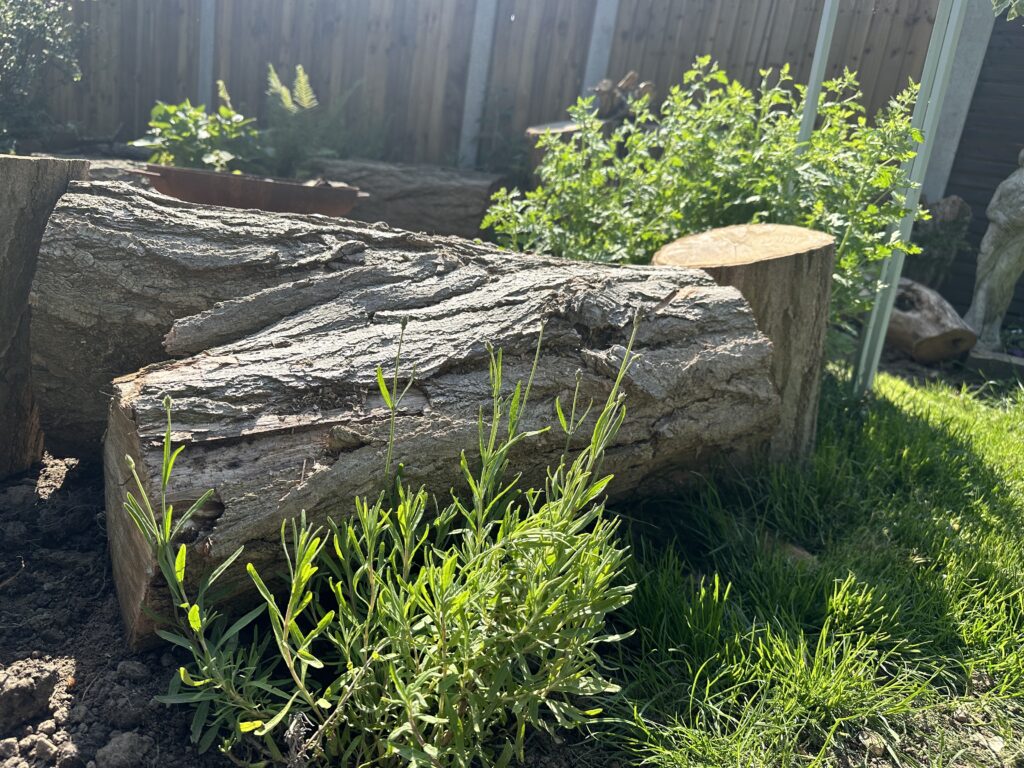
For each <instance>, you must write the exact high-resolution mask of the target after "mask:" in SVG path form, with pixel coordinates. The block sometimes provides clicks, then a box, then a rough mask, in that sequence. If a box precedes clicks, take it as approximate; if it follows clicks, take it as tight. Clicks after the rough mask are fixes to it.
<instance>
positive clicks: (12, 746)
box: [0, 738, 18, 758]
mask: <svg viewBox="0 0 1024 768" xmlns="http://www.w3.org/2000/svg"><path fill="white" fill-rule="evenodd" d="M16 754H18V740H17V739H15V738H10V739H4V740H3V741H0V758H8V757H14V756H15V755H16Z"/></svg>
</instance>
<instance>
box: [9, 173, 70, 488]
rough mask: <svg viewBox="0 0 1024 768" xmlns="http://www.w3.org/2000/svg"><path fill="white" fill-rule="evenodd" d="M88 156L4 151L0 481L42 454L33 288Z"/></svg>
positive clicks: (23, 468) (25, 467)
mask: <svg viewBox="0 0 1024 768" xmlns="http://www.w3.org/2000/svg"><path fill="white" fill-rule="evenodd" d="M88 170H89V164H88V163H87V162H86V161H84V160H58V159H56V158H52V157H15V156H3V155H0V435H2V436H3V437H2V439H0V480H2V479H3V478H5V477H8V476H10V475H13V474H17V473H19V472H24V471H25V470H27V469H28V468H29V467H31V466H32V464H33V463H35V462H37V461H39V460H40V459H41V458H42V456H43V432H42V428H41V426H40V422H39V409H38V406H37V404H36V401H35V398H34V397H33V394H32V377H31V363H30V353H29V332H30V331H29V325H30V323H29V309H28V300H29V289H30V287H31V285H32V278H33V276H34V275H35V271H36V262H37V254H38V252H39V242H40V239H41V238H42V236H43V230H44V228H45V227H46V222H47V219H49V217H50V212H51V211H52V210H53V206H54V204H55V203H56V202H57V199H58V198H59V197H60V196H61V195H62V194H64V190H65V189H67V186H68V182H69V181H70V180H72V179H83V178H85V177H86V175H87V173H88Z"/></svg>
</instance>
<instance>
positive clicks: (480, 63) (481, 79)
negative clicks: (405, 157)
mask: <svg viewBox="0 0 1024 768" xmlns="http://www.w3.org/2000/svg"><path fill="white" fill-rule="evenodd" d="M497 14H498V0H477V4H476V11H475V13H474V16H473V37H472V42H471V43H470V47H469V68H468V70H467V72H466V98H465V100H464V101H463V105H462V128H461V130H460V131H459V167H460V168H472V167H473V166H474V165H476V160H477V150H478V149H479V147H480V123H481V121H482V120H483V116H484V104H485V102H486V101H487V79H488V77H490V71H491V52H492V50H493V48H494V24H495V21H496V19H497Z"/></svg>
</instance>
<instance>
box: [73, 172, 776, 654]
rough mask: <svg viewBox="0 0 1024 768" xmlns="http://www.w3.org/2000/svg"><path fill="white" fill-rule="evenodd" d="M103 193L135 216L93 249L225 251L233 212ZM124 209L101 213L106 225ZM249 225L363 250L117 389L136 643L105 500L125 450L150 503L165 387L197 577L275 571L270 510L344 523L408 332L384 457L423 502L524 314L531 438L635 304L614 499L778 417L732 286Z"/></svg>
mask: <svg viewBox="0 0 1024 768" xmlns="http://www.w3.org/2000/svg"><path fill="white" fill-rule="evenodd" d="M115 191H116V190H114V191H111V190H102V191H101V190H98V189H95V188H94V189H92V190H85V189H82V190H79V191H78V194H79V195H80V197H85V196H87V195H89V194H93V195H96V196H97V197H98V200H97V202H101V203H103V204H104V206H106V203H107V201H108V199H109V198H110V196H111V195H112V194H113V192H115ZM71 202H72V203H73V204H74V205H75V206H78V207H82V206H84V205H85V202H84V200H82V199H78V200H73V201H71ZM122 202H123V203H124V204H126V205H131V206H133V207H135V208H138V209H139V210H138V211H134V213H137V214H138V216H136V217H135V218H134V221H135V222H136V225H135V230H134V231H135V234H134V235H130V234H129V233H128V232H126V233H123V236H122V237H121V238H119V239H118V238H115V239H114V240H113V241H112V243H111V246H110V248H111V249H112V250H113V251H116V250H123V253H122V254H120V255H117V254H109V255H107V256H106V257H105V258H106V259H107V260H109V263H110V264H111V265H113V264H124V261H125V259H126V257H127V255H128V254H129V253H133V252H135V251H137V250H138V249H137V248H136V247H134V246H137V244H138V242H139V241H143V240H144V241H146V242H147V243H148V245H149V248H148V252H147V258H148V259H150V260H151V261H153V262H155V263H158V264H159V268H157V266H155V265H154V264H151V265H150V267H149V270H150V271H154V270H155V271H157V272H164V273H166V274H168V275H170V274H173V273H174V272H175V271H176V270H181V264H182V261H186V262H188V261H190V260H191V259H193V258H195V252H196V251H197V250H198V251H199V252H206V250H207V249H214V248H216V247H217V245H218V244H222V243H223V242H224V238H225V237H228V235H227V234H225V233H224V232H223V231H222V230H223V229H226V226H225V225H226V224H227V223H228V222H234V221H236V220H235V219H233V218H232V217H233V216H234V212H231V211H227V210H214V209H207V208H202V207H200V206H190V205H187V204H180V203H174V202H172V201H165V200H158V199H157V198H154V197H142V198H139V199H138V200H137V201H136V202H134V203H132V202H131V201H130V200H129V199H126V200H124V201H122ZM158 204H159V205H164V206H166V207H167V209H168V210H167V212H166V215H167V216H173V217H174V224H175V231H176V233H177V234H176V238H174V239H172V238H170V237H168V239H167V240H166V241H164V242H163V244H162V245H159V246H158V245H157V240H156V239H154V238H153V237H152V234H151V233H149V234H147V231H146V228H147V226H148V224H147V222H148V221H151V220H150V219H149V218H148V217H149V216H150V215H151V213H147V210H150V208H151V207H152V206H155V205H158ZM104 206H101V207H100V208H93V209H91V210H92V219H91V222H90V223H89V224H88V226H87V225H86V224H85V223H84V222H83V223H82V226H81V227H79V228H78V237H79V238H83V239H85V240H90V239H92V237H94V236H100V235H103V236H106V235H107V234H108V233H109V227H111V226H112V221H108V220H107V218H106V216H107V215H106V214H104V213H103V211H104V210H110V208H109V207H104ZM69 210H70V206H69ZM125 213H126V211H124V210H122V211H117V210H112V211H110V214H109V215H110V216H111V217H112V219H113V220H119V219H120V218H121V217H122V216H124V215H125ZM186 213H187V214H188V215H185V214H186ZM248 216H249V219H250V226H251V227H252V231H253V232H254V233H255V232H259V231H263V230H265V229H271V230H273V229H274V228H278V229H280V228H281V227H282V226H283V224H282V222H287V223H288V225H289V226H290V227H291V231H292V232H293V237H296V238H299V239H301V237H302V235H303V233H304V232H308V231H309V230H314V231H317V232H318V235H317V238H318V239H312V240H311V239H309V238H307V239H306V240H305V241H304V242H306V247H307V248H310V249H311V250H314V251H315V250H316V246H317V245H318V244H319V243H320V240H321V239H323V238H326V237H327V236H328V234H329V233H330V232H335V233H339V232H340V233H343V234H336V236H337V237H338V238H339V239H344V238H346V237H357V236H359V237H362V238H363V239H362V240H361V242H363V244H364V245H365V246H366V247H365V249H364V250H362V251H361V252H360V253H359V254H358V259H355V258H352V259H344V260H341V261H339V262H330V265H331V266H333V267H334V268H333V269H331V268H328V266H329V265H328V264H323V265H322V267H321V269H320V270H319V271H316V272H314V273H307V274H303V273H300V275H299V276H298V279H296V280H292V281H290V282H283V281H282V282H277V283H275V284H272V285H270V286H269V287H263V286H256V287H254V288H253V290H252V291H251V292H250V293H249V294H245V295H243V294H241V293H240V294H239V295H238V296H236V297H234V298H232V299H230V300H227V301H223V302H220V303H217V304H215V305H213V306H211V307H210V308H209V309H207V310H205V311H201V312H198V313H196V314H194V315H192V316H188V317H182V318H181V319H179V320H177V321H174V322H172V324H171V327H170V329H169V333H168V334H167V338H166V346H167V349H168V350H170V352H173V353H174V354H190V353H193V354H192V356H191V357H187V358H185V359H180V360H172V361H165V362H162V363H159V364H155V365H151V366H148V367H146V368H144V369H143V370H141V371H138V372H137V373H131V374H128V375H126V376H123V377H121V378H119V379H117V380H116V381H115V382H114V385H113V393H114V399H113V402H112V403H111V408H110V418H109V424H108V429H107V434H106V439H105V443H104V467H105V477H106V489H107V491H106V492H107V511H108V518H107V530H108V535H109V538H110V550H111V557H112V561H113V569H114V576H115V580H116V582H117V585H118V594H119V597H120V600H121V606H122V611H123V615H124V618H125V622H126V625H127V626H128V628H129V634H130V636H131V637H132V638H133V641H136V642H138V641H142V640H144V639H145V637H146V636H147V635H148V633H149V632H150V631H151V629H152V625H151V618H150V614H149V612H147V611H146V610H145V609H146V608H152V609H154V610H156V611H159V610H160V597H161V595H162V594H163V593H162V592H161V590H159V589H156V588H154V581H153V575H154V564H153V562H152V559H151V556H150V553H149V550H148V548H147V547H146V546H145V543H144V542H143V541H142V540H141V537H140V536H139V534H138V532H137V531H136V530H135V528H134V525H133V524H132V522H131V521H130V519H129V518H128V517H127V515H126V514H125V513H124V511H123V507H122V504H123V501H124V494H125V493H126V492H127V491H128V490H130V488H131V485H130V482H129V477H128V475H127V467H126V466H125V461H124V456H125V455H126V454H127V455H130V456H132V457H133V459H134V461H135V462H136V465H137V467H138V470H139V472H140V475H141V477H142V479H143V483H144V485H145V486H146V488H147V490H148V491H149V492H150V493H153V492H154V490H155V489H156V488H157V487H158V483H159V479H158V478H159V473H160V469H159V465H160V440H161V437H162V432H163V429H164V415H163V410H162V407H161V399H162V397H163V396H164V395H165V394H169V395H170V396H171V397H172V398H173V399H174V402H175V409H174V440H175V442H176V443H186V444H187V445H188V448H187V449H186V451H185V453H184V454H183V455H182V457H181V458H180V459H179V461H178V464H177V465H176V470H175V479H174V482H173V501H174V502H175V506H176V507H177V508H179V509H181V508H182V506H181V505H183V504H185V503H186V502H187V501H189V500H190V499H195V498H198V497H199V495H200V494H201V493H202V492H203V491H204V490H206V489H207V488H213V489H214V490H215V493H216V495H215V497H214V501H213V502H212V503H211V504H210V505H209V506H208V507H207V508H206V509H205V510H203V512H202V514H201V515H199V516H198V517H197V519H196V521H195V522H196V524H195V525H194V526H193V527H192V528H191V530H190V531H189V532H188V541H189V543H190V551H189V556H190V560H189V562H190V563H193V564H194V565H196V566H197V569H198V572H203V571H205V570H208V569H209V568H212V567H215V566H216V565H217V564H218V563H219V562H221V561H222V560H223V558H224V557H225V556H227V555H228V554H230V553H231V552H232V551H234V549H235V548H237V547H238V546H240V545H244V546H245V547H246V556H245V560H247V561H251V562H254V563H256V564H257V565H260V566H264V567H268V568H269V567H272V566H273V565H274V564H275V563H277V559H278V557H279V549H278V544H277V541H276V539H277V535H278V530H279V525H280V523H281V521H282V520H284V519H287V518H289V517H291V516H294V515H296V514H298V513H299V511H301V510H306V512H307V513H308V515H309V516H310V518H311V519H312V520H313V521H315V522H322V521H323V520H324V519H325V518H326V517H327V516H328V515H344V514H347V513H349V512H350V511H351V510H352V508H353V505H352V500H353V498H354V497H356V496H358V495H367V496H371V497H372V496H376V494H377V493H378V492H379V491H380V489H381V487H382V485H383V483H384V480H383V477H382V474H383V462H384V459H383V455H384V451H385V447H386V443H387V430H388V419H387V412H386V409H385V408H384V405H383V401H382V399H381V397H380V395H379V393H378V392H377V387H376V383H375V369H376V367H377V366H378V365H379V366H381V367H383V368H384V369H388V368H389V367H390V366H391V365H393V363H394V360H395V356H396V353H397V344H398V339H399V336H400V334H401V328H402V325H403V324H405V323H407V326H406V330H405V336H404V343H403V352H402V357H401V361H400V368H401V371H402V375H401V378H403V379H404V378H405V377H406V376H408V375H410V371H411V370H412V368H413V367H414V366H415V373H414V374H412V376H413V379H414V383H413V387H412V389H411V390H410V391H409V394H408V395H407V396H406V399H405V400H404V401H403V403H402V406H401V409H400V412H399V413H398V416H397V424H396V433H397V440H396V448H395V450H396V459H397V460H398V461H401V462H403V464H404V476H405V477H406V478H407V480H408V481H409V482H410V483H412V484H414V485H415V484H419V483H424V484H426V485H427V487H428V488H429V489H430V490H431V491H432V492H433V493H435V494H436V495H437V496H438V497H439V498H443V497H444V496H445V495H446V494H447V492H448V490H449V488H451V487H453V486H454V487H458V486H459V485H460V483H461V477H460V473H459V464H458V457H459V454H460V452H461V451H462V450H463V449H466V450H467V451H470V453H472V446H473V445H475V441H476V434H477V432H476V430H477V415H478V410H479V408H480V407H481V406H484V405H486V404H487V402H488V385H487V373H486V372H487V366H488V356H487V350H486V346H485V344H487V343H491V344H493V345H494V346H495V347H499V348H501V349H502V350H503V355H504V371H505V373H504V379H505V381H506V382H512V381H515V380H520V379H525V378H526V377H527V376H528V374H529V369H530V365H531V362H532V360H533V354H534V349H535V344H536V341H537V335H538V333H539V330H540V327H541V325H542V324H543V326H544V344H543V348H542V354H541V360H540V365H539V370H538V373H537V377H536V379H535V382H534V387H533V392H532V395H531V406H530V411H529V413H530V416H529V418H528V420H527V424H526V426H527V427H528V428H530V427H533V426H535V425H538V424H541V423H545V424H547V423H551V422H553V421H554V406H553V403H554V399H555V398H556V397H559V398H561V399H562V401H563V402H568V401H569V400H571V398H572V393H573V390H574V387H575V382H576V379H577V375H578V376H579V381H580V394H581V397H582V399H583V401H584V402H587V401H589V400H590V399H593V400H594V401H595V402H599V401H601V399H602V398H603V397H604V396H605V394H606V393H607V392H608V389H609V387H610V384H611V381H612V379H613V377H614V376H615V373H616V371H617V369H618V366H619V361H620V360H621V358H622V354H623V351H624V345H625V344H626V343H627V340H628V338H629V335H630V332H631V330H632V326H633V318H634V315H635V314H636V313H639V316H640V318H641V322H640V326H639V332H638V335H637V340H636V352H637V353H639V354H640V355H641V359H640V361H639V362H638V363H636V365H635V367H634V368H633V369H632V370H631V372H630V374H629V376H628V378H627V380H626V384H625V387H626V391H627V394H628V398H629V400H628V403H629V416H628V420H627V423H626V425H625V427H624V428H623V430H622V431H621V433H620V434H619V437H618V439H617V441H616V444H615V445H614V447H613V449H612V450H611V452H610V454H609V458H608V465H607V467H606V468H607V469H608V470H609V471H611V472H614V473H615V475H616V481H615V484H614V488H615V492H616V493H617V494H618V495H620V496H625V495H633V494H636V493H644V494H649V493H661V492H668V491H671V490H673V489H675V488H678V487H679V485H681V484H683V483H686V482H687V481H688V480H690V479H691V478H692V473H693V472H699V471H704V470H706V469H707V468H708V467H710V466H714V465H716V464H720V463H725V464H729V465H734V466H743V465H745V464H747V463H748V462H749V461H750V460H751V459H752V458H753V457H755V456H756V455H758V454H759V453H760V451H761V450H762V449H763V448H764V446H765V445H766V442H767V439H768V437H769V436H770V435H771V434H772V432H773V431H774V430H775V428H776V425H777V420H778V396H777V393H776V391H775V388H774V386H773V384H772V381H771V377H770V365H771V351H770V344H769V343H768V341H767V340H766V339H765V338H764V336H763V335H762V334H761V333H759V332H758V330H757V328H756V324H755V322H754V318H753V316H752V315H751V313H750V310H749V307H748V306H747V304H746V302H745V301H744V300H743V299H742V297H741V296H740V294H739V293H738V292H737V291H736V290H734V289H732V288H729V287H721V286H718V285H716V284H715V283H714V281H712V280H711V279H710V278H708V277H707V276H706V275H704V274H703V273H701V272H697V271H692V270H670V269H664V270H651V269H649V268H641V267H633V268H614V267H606V266H596V265H590V264H582V263H578V262H565V261H556V260H550V259H542V258H534V257H519V256H512V255H510V254H508V253H501V252H495V251H493V250H492V249H488V248H484V247H482V246H477V245H473V244H471V243H466V242H465V241H460V240H455V239H451V240H446V239H442V238H425V237H424V236H422V235H419V236H415V235H409V234H408V233H389V232H383V233H382V232H381V231H379V230H374V229H370V228H367V229H365V230H363V231H362V232H359V231H357V230H355V229H353V228H351V226H348V225H346V224H345V223H337V222H331V221H329V220H322V219H311V218H304V217H297V216H277V215H272V214H265V215H264V214H252V213H249V215H248ZM216 220H219V221H221V224H222V226H220V227H218V226H215V224H214V222H215V221H216ZM92 226H95V227H96V228H97V229H96V232H95V233H91V230H90V229H89V228H88V227H92ZM332 227H333V229H332ZM382 237H388V238H392V239H391V240H388V241H386V242H382V241H381V240H380V239H379V238H382ZM402 238H404V239H402ZM133 242H134V245H133ZM263 242H264V248H265V247H266V240H264V241H263ZM186 248H187V250H186ZM190 251H191V253H190ZM95 255H96V257H97V258H100V257H101V254H99V253H98V252H97V253H96V254H95ZM264 263H265V262H264ZM236 269H237V266H236ZM270 274H271V276H272V277H274V278H275V279H276V277H277V276H279V275H278V273H277V272H271V273H270ZM182 276H183V275H182ZM236 279H240V278H239V277H238V276H236ZM186 282H187V281H186ZM485 412H486V409H485ZM564 439H565V438H564V436H563V435H561V434H557V433H554V432H552V433H548V434H545V435H542V436H539V437H536V438H533V439H532V440H531V441H530V442H529V443H528V445H526V446H524V448H523V450H522V451H521V452H520V454H519V456H517V457H516V460H515V461H516V466H517V468H521V469H522V470H523V471H524V472H525V473H526V476H527V479H528V480H530V481H533V482H538V483H540V482H542V481H543V469H544V468H545V467H547V466H548V465H551V464H554V463H556V462H557V459H558V456H559V455H560V454H561V451H562V449H563V447H564ZM225 579H226V582H225V585H226V586H228V587H231V588H234V589H240V588H241V587H242V586H243V585H244V584H246V581H245V579H246V576H245V574H244V572H242V571H238V572H231V573H229V574H228V575H227V576H225Z"/></svg>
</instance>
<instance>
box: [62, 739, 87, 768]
mask: <svg viewBox="0 0 1024 768" xmlns="http://www.w3.org/2000/svg"><path fill="white" fill-rule="evenodd" d="M81 765H82V758H81V756H80V755H79V754H78V747H77V746H75V745H74V744H62V745H61V747H60V749H59V750H58V751H57V768H71V766H79V768H81Z"/></svg>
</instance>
